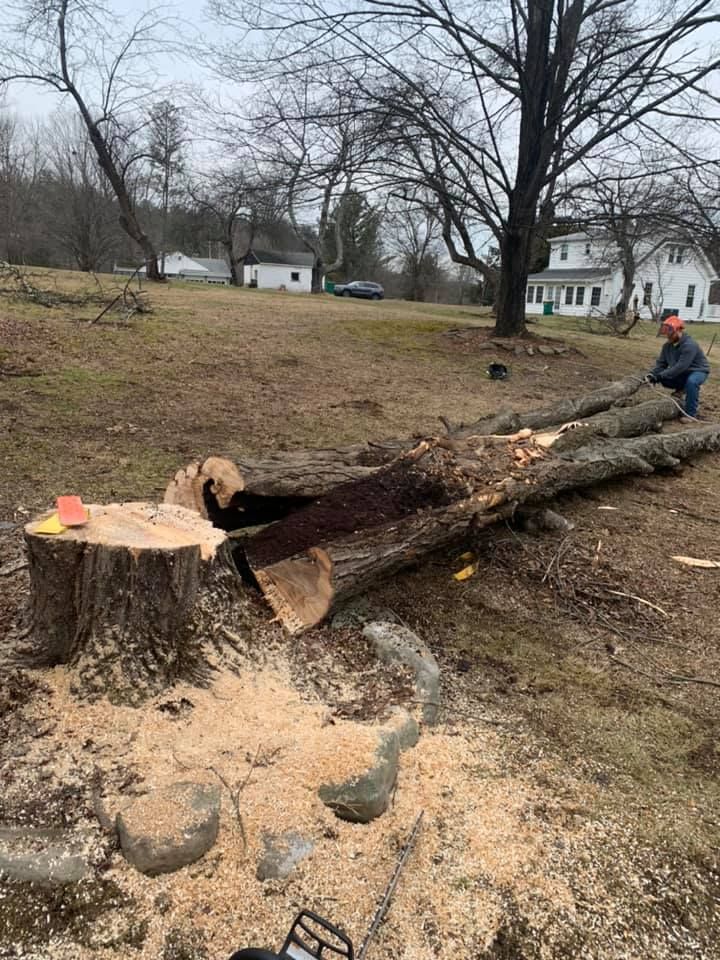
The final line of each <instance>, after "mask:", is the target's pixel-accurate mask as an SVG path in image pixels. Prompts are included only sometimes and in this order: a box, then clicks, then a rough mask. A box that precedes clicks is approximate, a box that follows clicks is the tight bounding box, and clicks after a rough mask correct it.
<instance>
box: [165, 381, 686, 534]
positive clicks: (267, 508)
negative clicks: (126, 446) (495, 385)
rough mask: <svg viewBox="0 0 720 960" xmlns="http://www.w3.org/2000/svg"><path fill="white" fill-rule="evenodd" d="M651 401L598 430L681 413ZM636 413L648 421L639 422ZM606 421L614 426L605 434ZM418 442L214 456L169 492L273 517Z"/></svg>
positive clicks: (569, 407)
mask: <svg viewBox="0 0 720 960" xmlns="http://www.w3.org/2000/svg"><path fill="white" fill-rule="evenodd" d="M641 383H642V381H641V378H640V377H625V378H624V379H623V380H618V381H616V382H614V383H610V384H608V385H606V386H605V387H602V388H600V389H598V390H595V391H592V392H591V393H588V394H586V395H585V396H582V397H576V398H568V399H566V400H562V401H560V402H558V403H555V404H552V405H550V406H548V407H544V408H542V409H540V410H534V411H529V412H527V413H513V412H512V411H506V412H501V413H498V414H495V415H493V416H490V417H483V418H481V419H479V420H476V421H475V422H474V423H472V424H468V425H463V426H460V427H457V428H452V427H451V428H450V431H449V432H450V435H451V436H453V437H465V436H470V435H473V434H482V435H488V434H499V433H514V432H516V431H518V430H521V429H532V430H539V429H543V428H545V427H551V426H555V425H558V424H561V423H566V422H568V421H575V420H584V419H587V418H590V417H593V416H594V415H597V414H600V413H601V412H602V411H607V410H609V408H610V407H612V406H613V405H614V404H616V403H621V402H623V401H626V400H628V399H629V398H630V397H632V396H633V395H634V394H635V393H636V392H637V391H638V389H639V387H640V386H641ZM650 403H651V404H655V406H654V407H651V406H649V405H642V406H643V407H644V408H645V409H644V410H643V411H641V412H640V413H638V414H627V415H626V414H624V413H622V412H621V411H623V410H624V409H625V408H617V409H616V410H613V411H612V413H610V414H608V419H607V420H605V421H599V420H598V421H597V422H596V425H595V427H594V430H595V432H596V433H597V434H598V435H607V436H625V435H630V434H631V433H640V432H644V431H645V430H649V429H657V428H658V426H659V425H660V424H661V423H662V420H664V419H670V418H671V417H673V416H677V407H676V406H675V405H674V404H673V403H672V401H671V400H670V399H669V398H664V399H660V400H653V401H650ZM636 416H637V417H638V418H639V420H640V421H644V425H643V423H640V422H638V424H637V425H636V424H635V421H634V419H633V418H634V417H636ZM603 424H604V425H605V427H604V428H603ZM612 424H617V426H616V427H613V426H612ZM603 429H607V430H608V431H613V430H614V432H607V433H605V434H603ZM417 442H418V438H417V437H414V438H405V439H401V440H398V439H391V440H384V441H381V442H379V443H373V442H367V443H357V444H351V445H349V446H344V447H329V448H325V449H320V450H294V451H288V452H286V453H276V454H273V455H272V456H269V457H265V458H258V459H244V460H238V461H236V462H232V461H230V460H228V459H226V458H223V457H208V458H207V459H206V460H204V461H201V462H198V463H192V464H190V465H189V466H187V467H185V468H184V469H182V470H178V471H177V473H176V474H175V476H174V477H173V479H172V480H171V481H170V483H169V484H168V487H167V489H166V491H165V496H164V500H165V502H166V503H175V504H179V505H180V506H184V507H187V508H188V509H194V510H196V511H197V512H198V513H200V515H201V516H203V517H207V518H208V519H210V520H212V522H213V523H214V524H216V525H217V526H219V527H221V528H222V529H224V530H235V529H238V528H240V527H244V526H256V525H259V524H264V523H271V522H274V521H276V520H280V519H282V518H283V517H285V516H287V515H288V514H290V513H293V512H294V511H295V510H297V509H298V508H300V507H301V506H303V505H305V504H307V503H310V502H311V501H312V500H314V499H316V498H317V497H321V496H324V495H325V494H326V493H328V491H330V490H332V489H333V488H334V487H337V486H339V485H340V484H342V483H348V482H350V481H352V480H361V479H363V478H364V477H369V476H371V475H372V474H373V473H375V472H376V471H377V470H378V469H380V468H381V467H382V466H385V465H386V464H388V463H390V462H392V461H393V460H394V459H395V458H396V457H398V456H400V455H401V454H403V453H407V451H408V450H411V449H412V448H413V447H414V446H415V445H416V444H417Z"/></svg>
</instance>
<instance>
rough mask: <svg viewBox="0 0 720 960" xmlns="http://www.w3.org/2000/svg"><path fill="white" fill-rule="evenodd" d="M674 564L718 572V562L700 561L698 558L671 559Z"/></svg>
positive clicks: (719, 564) (719, 565)
mask: <svg viewBox="0 0 720 960" xmlns="http://www.w3.org/2000/svg"><path fill="white" fill-rule="evenodd" d="M672 559H673V560H674V561H675V562H676V563H684V564H685V566H686V567H700V568H702V569H703V570H720V560H702V559H701V558H700V557H672Z"/></svg>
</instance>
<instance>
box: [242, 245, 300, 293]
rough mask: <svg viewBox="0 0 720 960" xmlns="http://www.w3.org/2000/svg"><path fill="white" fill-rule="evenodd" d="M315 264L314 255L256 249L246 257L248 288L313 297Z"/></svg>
mask: <svg viewBox="0 0 720 960" xmlns="http://www.w3.org/2000/svg"><path fill="white" fill-rule="evenodd" d="M314 261H315V258H314V256H313V255H312V253H297V252H289V251H278V250H258V249H257V248H255V247H253V248H252V249H251V250H250V251H249V253H248V254H247V256H246V257H245V266H244V267H243V270H244V280H245V284H246V286H248V287H257V288H258V289H259V290H289V291H290V292H291V293H310V291H311V289H312V268H313V263H314Z"/></svg>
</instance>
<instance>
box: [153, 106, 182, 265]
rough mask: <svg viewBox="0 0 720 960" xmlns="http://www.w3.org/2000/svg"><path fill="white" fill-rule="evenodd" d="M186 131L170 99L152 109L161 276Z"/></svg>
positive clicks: (179, 114) (176, 108)
mask: <svg viewBox="0 0 720 960" xmlns="http://www.w3.org/2000/svg"><path fill="white" fill-rule="evenodd" d="M186 138H187V128H186V125H185V123H184V121H183V119H182V114H181V111H180V108H179V107H178V106H176V105H175V104H173V103H171V102H170V101H169V100H160V101H159V102H158V103H156V104H155V105H154V106H153V107H152V108H151V110H150V123H149V127H148V153H149V156H150V165H151V168H152V170H153V173H154V174H156V175H157V177H158V180H159V184H160V191H159V192H160V205H161V209H162V228H161V233H160V273H161V274H164V273H165V253H166V250H165V245H166V243H167V220H168V209H169V206H170V197H171V194H172V191H173V189H177V184H176V181H177V178H178V176H179V175H180V174H181V173H182V170H183V165H184V158H183V147H184V146H185V143H186Z"/></svg>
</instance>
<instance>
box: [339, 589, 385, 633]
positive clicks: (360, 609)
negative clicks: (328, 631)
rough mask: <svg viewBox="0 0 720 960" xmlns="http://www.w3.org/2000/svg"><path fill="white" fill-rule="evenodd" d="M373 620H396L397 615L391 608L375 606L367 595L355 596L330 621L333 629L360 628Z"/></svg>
mask: <svg viewBox="0 0 720 960" xmlns="http://www.w3.org/2000/svg"><path fill="white" fill-rule="evenodd" d="M371 620H387V621H388V622H389V623H394V622H395V615H394V614H393V613H392V611H391V610H386V609H382V608H378V607H374V606H373V605H372V604H371V603H370V601H369V600H366V599H365V597H355V598H354V599H353V600H350V601H348V603H346V604H345V605H344V606H342V607H341V608H340V609H339V610H338V612H337V613H336V614H335V616H334V617H333V618H332V620H331V621H330V626H331V627H332V628H333V630H342V629H345V628H348V627H349V628H351V629H358V628H360V627H364V626H365V624H366V623H369V622H370V621H371Z"/></svg>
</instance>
